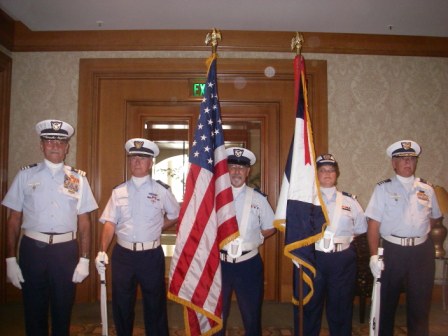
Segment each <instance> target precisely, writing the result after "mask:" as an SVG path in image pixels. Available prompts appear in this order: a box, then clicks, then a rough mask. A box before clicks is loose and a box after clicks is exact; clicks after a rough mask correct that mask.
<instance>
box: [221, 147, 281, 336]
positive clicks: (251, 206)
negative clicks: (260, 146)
mask: <svg viewBox="0 0 448 336" xmlns="http://www.w3.org/2000/svg"><path fill="white" fill-rule="evenodd" d="M226 152H227V163H228V167H229V174H230V181H231V183H232V191H233V199H234V205H235V209H236V218H237V221H238V229H239V232H240V237H238V238H237V239H235V240H233V241H232V242H230V243H229V244H227V245H226V246H224V248H223V250H221V251H220V256H221V272H222V298H223V300H222V305H223V309H222V311H223V328H222V330H221V331H220V332H219V333H218V334H217V335H225V332H226V324H227V319H228V316H229V312H230V305H231V299H232V293H233V291H235V294H236V298H237V301H238V306H239V309H240V312H241V317H242V320H243V324H244V329H245V335H247V336H256V335H261V306H262V303H263V293H264V276H263V262H262V260H261V256H260V254H259V253H258V247H259V246H260V245H262V244H263V242H264V239H265V238H267V237H269V236H271V235H273V234H274V233H275V228H274V227H273V221H274V212H273V211H272V208H271V206H270V204H269V203H268V201H267V199H266V196H265V195H263V194H262V193H261V192H260V191H258V190H255V189H253V188H251V187H249V186H247V185H246V180H247V178H248V176H249V173H250V166H252V165H253V164H254V163H255V161H256V158H255V155H254V154H253V153H252V152H251V151H250V150H248V149H245V148H241V147H231V148H227V149H226Z"/></svg>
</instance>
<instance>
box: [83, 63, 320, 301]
mask: <svg viewBox="0 0 448 336" xmlns="http://www.w3.org/2000/svg"><path fill="white" fill-rule="evenodd" d="M268 66H269V67H272V68H273V69H275V71H274V72H275V75H274V76H272V77H266V76H265V69H266V68H267V67H268ZM307 67H308V77H309V88H308V94H309V100H310V102H309V104H310V106H309V108H310V114H311V118H312V122H313V125H318V128H316V127H315V128H314V142H315V146H316V151H318V152H322V151H326V150H327V128H326V127H327V126H326V125H327V100H326V94H327V91H326V62H325V61H312V62H307ZM271 73H272V72H271ZM205 75H206V68H205V66H204V60H203V59H131V60H129V59H128V60H127V59H88V60H81V62H80V85H79V87H80V92H79V116H78V129H77V166H78V167H79V168H80V169H83V170H86V171H87V173H88V178H89V181H90V182H91V185H92V188H93V191H94V194H95V197H96V198H97V201H98V203H99V206H100V209H99V211H98V212H96V213H95V214H93V215H92V220H93V223H94V225H93V228H92V237H93V247H92V254H96V253H97V251H98V241H99V237H100V236H99V235H100V233H101V224H96V223H97V219H98V217H99V216H100V215H101V212H102V210H103V209H104V206H105V204H106V202H107V200H108V198H109V196H110V193H111V190H112V188H113V187H114V186H116V185H118V184H119V183H121V182H122V181H124V180H125V179H126V176H127V169H126V156H125V151H124V143H125V141H126V140H127V139H129V138H131V137H140V136H147V137H149V138H150V139H151V130H146V129H145V124H147V123H148V122H150V123H151V122H153V123H154V122H156V123H158V122H160V123H164V122H171V123H172V122H176V121H179V122H183V123H186V124H188V126H189V127H188V133H187V134H188V140H190V139H191V138H192V133H193V129H194V127H195V126H196V120H197V115H198V112H199V105H200V99H201V98H198V97H195V96H194V95H193V91H192V89H191V83H192V82H196V81H197V80H198V79H199V80H200V79H202V80H204V77H205ZM218 85H219V95H220V102H221V108H222V118H223V123H224V124H226V123H227V124H228V125H234V126H235V127H236V126H238V125H242V124H245V123H246V122H247V121H252V122H255V123H258V124H257V125H259V126H260V131H259V133H258V134H259V140H258V142H257V141H252V140H251V141H249V140H245V139H244V132H240V131H239V130H238V129H236V130H235V129H234V130H225V131H224V136H225V138H226V137H229V138H235V139H239V141H248V142H247V143H248V144H249V147H250V148H251V149H254V151H255V152H256V153H257V154H258V155H257V159H258V161H259V164H260V165H259V173H260V178H259V183H260V187H261V189H262V191H263V192H265V193H266V194H268V200H269V202H270V204H271V205H272V207H273V208H274V209H275V205H276V201H277V197H278V193H279V190H280V182H281V178H282V175H283V169H284V164H285V162H286V157H287V155H288V151H289V146H290V143H291V139H292V132H293V128H294V120H295V111H294V106H293V105H294V89H293V88H294V83H293V67H292V61H291V60H248V59H223V60H218ZM153 134H154V136H156V135H157V136H162V135H161V133H160V132H159V133H157V132H156V131H153ZM163 136H167V137H168V138H169V136H171V135H163ZM177 136H180V137H185V132H180V133H179V132H178V133H177ZM226 140H228V139H227V138H226ZM257 144H258V145H257ZM258 146H259V148H257V147H258ZM283 240H284V237H283V235H282V234H277V235H275V236H274V237H272V238H270V239H268V240H267V242H266V244H265V246H264V247H263V249H262V255H263V258H264V260H265V276H266V283H265V288H266V290H265V299H268V300H279V301H289V300H290V297H291V292H292V276H291V268H292V266H291V261H290V260H289V259H286V258H285V257H284V256H283V253H282V251H283V243H282V242H283ZM91 274H92V276H91V277H89V278H88V281H87V282H86V283H85V284H82V286H81V287H80V288H78V294H77V300H78V301H86V300H94V299H97V298H98V288H99V285H98V283H99V282H98V277H97V274H96V271H95V270H94V267H93V265H92V269H91ZM108 276H109V279H110V274H108ZM108 287H109V288H110V286H108Z"/></svg>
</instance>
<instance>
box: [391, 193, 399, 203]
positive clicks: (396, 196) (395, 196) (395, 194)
mask: <svg viewBox="0 0 448 336" xmlns="http://www.w3.org/2000/svg"><path fill="white" fill-rule="evenodd" d="M390 198H392V199H393V200H394V201H395V202H398V200H399V199H400V195H399V194H397V193H394V194H392V195H390Z"/></svg>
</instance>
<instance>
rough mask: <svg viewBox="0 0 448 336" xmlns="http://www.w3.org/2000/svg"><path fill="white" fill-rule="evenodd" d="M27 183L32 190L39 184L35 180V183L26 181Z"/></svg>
mask: <svg viewBox="0 0 448 336" xmlns="http://www.w3.org/2000/svg"><path fill="white" fill-rule="evenodd" d="M28 185H29V186H30V187H31V189H33V191H35V190H36V188H37V187H38V186H40V182H36V183H28Z"/></svg>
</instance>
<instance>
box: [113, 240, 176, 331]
mask: <svg viewBox="0 0 448 336" xmlns="http://www.w3.org/2000/svg"><path fill="white" fill-rule="evenodd" d="M138 285H140V289H141V292H142V296H143V318H144V321H145V331H146V335H147V336H168V317H167V306H166V305H167V303H166V300H167V299H166V287H165V256H164V254H163V250H162V247H160V246H159V247H158V248H155V249H152V250H146V251H131V250H128V249H125V248H124V247H121V246H120V245H118V244H116V245H115V247H114V250H113V252H112V309H113V316H114V322H115V328H116V331H117V335H118V336H132V331H133V325H134V318H135V313H134V309H135V300H136V296H137V286H138Z"/></svg>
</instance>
